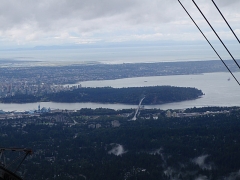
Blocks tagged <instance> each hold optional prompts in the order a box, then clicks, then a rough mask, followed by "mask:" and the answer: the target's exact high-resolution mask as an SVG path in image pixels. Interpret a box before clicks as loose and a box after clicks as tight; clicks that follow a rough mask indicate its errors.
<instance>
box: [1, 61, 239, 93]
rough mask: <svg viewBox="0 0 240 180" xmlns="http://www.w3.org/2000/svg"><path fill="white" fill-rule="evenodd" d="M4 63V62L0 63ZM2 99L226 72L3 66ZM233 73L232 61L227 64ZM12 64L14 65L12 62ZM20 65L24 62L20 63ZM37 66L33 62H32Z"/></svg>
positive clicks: (205, 67)
mask: <svg viewBox="0 0 240 180" xmlns="http://www.w3.org/2000/svg"><path fill="white" fill-rule="evenodd" d="M1 61H2V60H1ZM1 61H0V68H1V70H0V97H6V96H14V95H16V94H27V95H38V94H42V93H54V92H60V91H69V90H72V89H73V88H75V87H72V86H63V85H65V84H75V83H78V84H80V83H81V82H82V81H91V80H113V79H122V78H131V77H147V76H169V75H189V74H201V73H211V72H227V70H226V68H225V67H224V65H223V64H222V63H221V61H216V60H215V61H188V62H159V63H136V64H74V65H68V66H37V67H35V66H33V67H31V66H30V67H29V66H25V64H26V62H23V65H22V66H11V65H10V66H1ZM3 62H4V63H6V61H3ZM225 62H226V64H227V65H228V67H229V68H230V69H231V70H232V71H233V72H234V71H238V69H237V67H236V65H235V64H234V62H233V61H225ZM9 63H10V64H11V63H12V61H9ZM18 63H21V61H18ZM31 64H34V62H31Z"/></svg>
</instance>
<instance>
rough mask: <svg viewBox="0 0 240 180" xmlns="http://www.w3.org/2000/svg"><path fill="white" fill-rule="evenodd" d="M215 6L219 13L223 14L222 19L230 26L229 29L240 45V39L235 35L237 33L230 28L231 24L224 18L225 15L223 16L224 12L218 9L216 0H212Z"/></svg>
mask: <svg viewBox="0 0 240 180" xmlns="http://www.w3.org/2000/svg"><path fill="white" fill-rule="evenodd" d="M212 2H213V4H214V6H215V7H216V8H217V10H218V12H219V13H220V14H221V16H222V18H223V19H224V21H225V22H226V24H227V25H228V27H229V29H230V30H231V31H232V33H233V35H234V36H235V38H236V39H237V41H238V42H239V43H240V40H239V39H238V37H237V35H236V34H235V32H234V31H233V29H232V27H231V26H230V24H229V23H228V22H227V20H226V18H225V17H224V15H223V14H222V12H221V11H220V9H219V8H218V6H217V4H216V3H215V2H214V0H212Z"/></svg>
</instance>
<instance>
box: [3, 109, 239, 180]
mask: <svg viewBox="0 0 240 180" xmlns="http://www.w3.org/2000/svg"><path fill="white" fill-rule="evenodd" d="M134 112H135V110H134V109H126V110H118V111H115V110H112V109H102V108H99V109H96V110H93V109H80V110H78V111H75V112H70V111H59V112H56V111H55V112H51V113H46V114H42V115H40V116H39V117H29V118H26V117H22V118H17V119H12V120H11V119H6V120H1V121H0V125H1V126H0V127H1V132H0V142H1V146H2V147H13V146H14V147H28V148H32V150H33V152H34V154H33V155H31V156H29V157H28V158H27V159H26V160H25V161H24V163H23V164H22V166H21V168H20V169H19V170H18V173H19V172H22V173H20V176H22V177H24V179H25V180H31V179H36V180H40V179H49V180H51V179H59V180H60V179H64V180H70V179H79V180H85V179H88V180H96V179H98V180H106V179H116V180H123V179H125V180H132V179H139V180H146V179H149V180H156V179H163V180H167V179H177V180H181V179H184V180H188V179H189V180H193V179H204V180H207V179H217V180H220V179H223V180H228V179H229V180H230V179H239V167H240V154H239V142H240V136H239V130H240V121H239V116H240V109H239V107H205V108H192V109H187V110H168V111H163V110H160V109H149V110H144V109H142V110H141V111H140V113H139V114H138V116H137V120H136V121H131V118H132V117H133V115H134ZM10 160H11V159H6V162H9V161H10Z"/></svg>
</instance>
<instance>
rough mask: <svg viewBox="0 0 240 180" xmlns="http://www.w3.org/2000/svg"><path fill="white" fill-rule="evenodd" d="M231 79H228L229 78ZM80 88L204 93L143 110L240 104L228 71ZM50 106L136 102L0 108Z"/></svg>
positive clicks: (17, 107) (28, 106) (74, 106)
mask: <svg viewBox="0 0 240 180" xmlns="http://www.w3.org/2000/svg"><path fill="white" fill-rule="evenodd" d="M235 75H236V77H240V73H235ZM229 78H230V79H229ZM80 84H81V85H82V87H106V86H111V87H114V88H122V87H141V86H157V85H159V86H162V85H171V86H179V87H196V88H198V89H200V90H202V91H203V93H204V96H202V97H201V98H199V99H196V100H191V101H183V102H176V103H168V104H161V105H144V101H143V105H144V107H145V108H146V109H151V108H160V109H163V110H167V109H185V108H191V107H205V106H228V107H231V106H239V105H240V94H239V90H240V89H239V88H240V87H239V86H238V84H237V83H236V82H235V81H234V80H233V78H231V76H230V74H229V73H223V72H222V73H221V72H220V73H206V74H199V75H178V76H152V77H137V78H126V79H117V80H103V81H85V82H80ZM39 104H40V105H41V107H46V108H51V109H63V110H65V109H67V110H78V109H81V108H92V109H95V108H100V107H102V108H111V109H129V108H137V106H138V105H137V104H136V105H126V104H102V103H55V102H39V103H25V104H3V103H1V104H0V109H1V110H4V111H25V110H34V109H37V107H38V105H39Z"/></svg>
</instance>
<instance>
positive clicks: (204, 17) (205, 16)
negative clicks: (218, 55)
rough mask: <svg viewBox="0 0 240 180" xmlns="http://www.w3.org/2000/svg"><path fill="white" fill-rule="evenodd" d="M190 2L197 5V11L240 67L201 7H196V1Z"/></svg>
mask: <svg viewBox="0 0 240 180" xmlns="http://www.w3.org/2000/svg"><path fill="white" fill-rule="evenodd" d="M192 2H193V3H194V4H195V6H196V7H197V9H198V11H199V12H200V13H201V14H202V16H203V18H204V19H205V20H206V22H207V23H208V25H209V26H210V27H211V29H212V30H213V32H214V33H215V35H216V36H217V37H218V39H219V41H220V42H221V43H222V45H223V46H224V48H225V49H226V50H227V52H228V54H229V55H230V56H231V57H232V59H233V60H234V62H235V64H236V65H237V66H238V68H239V69H240V66H239V64H238V63H237V61H236V60H235V58H234V57H233V55H232V54H231V52H230V51H229V50H228V48H227V46H226V45H225V44H224V42H223V41H222V39H221V38H220V37H219V35H218V34H217V32H216V31H215V29H214V28H213V27H212V25H211V24H210V22H209V21H208V19H207V18H206V16H205V15H204V14H203V12H202V11H201V9H200V8H199V7H198V5H197V4H196V2H195V1H194V0H192Z"/></svg>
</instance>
